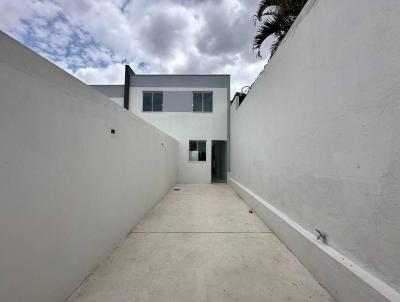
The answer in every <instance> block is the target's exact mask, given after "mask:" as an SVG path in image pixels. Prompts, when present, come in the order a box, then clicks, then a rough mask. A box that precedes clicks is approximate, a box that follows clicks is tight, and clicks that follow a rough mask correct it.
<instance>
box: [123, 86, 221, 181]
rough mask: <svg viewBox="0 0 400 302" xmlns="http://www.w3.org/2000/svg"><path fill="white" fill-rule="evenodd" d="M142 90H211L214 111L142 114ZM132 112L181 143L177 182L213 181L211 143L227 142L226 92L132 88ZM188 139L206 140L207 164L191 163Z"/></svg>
mask: <svg viewBox="0 0 400 302" xmlns="http://www.w3.org/2000/svg"><path fill="white" fill-rule="evenodd" d="M143 91H212V92H213V112H212V113H199V112H143V108H142V107H143V97H142V95H143ZM130 110H131V111H132V112H133V113H134V114H136V115H137V116H139V117H141V118H143V119H144V120H146V121H147V122H149V123H151V124H152V125H154V126H156V127H157V128H158V129H161V130H162V131H164V132H166V133H167V134H169V135H171V136H172V137H173V138H175V139H177V140H178V142H179V160H178V166H179V168H178V182H179V183H210V182H211V142H212V140H227V126H226V125H227V89H226V88H207V87H204V88H198V87H197V88H182V87H176V88H174V87H131V89H130ZM189 140H207V161H206V162H190V161H189Z"/></svg>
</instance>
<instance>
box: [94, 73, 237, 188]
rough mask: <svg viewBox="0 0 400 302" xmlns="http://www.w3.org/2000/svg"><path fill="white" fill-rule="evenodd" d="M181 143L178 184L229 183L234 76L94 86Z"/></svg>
mask: <svg viewBox="0 0 400 302" xmlns="http://www.w3.org/2000/svg"><path fill="white" fill-rule="evenodd" d="M93 87H94V88H96V89H97V90H99V91H100V92H102V93H103V94H105V95H106V96H108V97H109V98H110V99H111V100H112V101H114V102H116V103H117V104H119V105H120V106H123V107H125V108H126V109H128V110H129V111H131V112H132V113H134V114H136V115H138V116H139V117H141V118H143V119H144V120H146V121H147V122H149V123H151V124H152V125H154V126H155V127H157V128H159V129H160V130H162V131H164V132H166V133H167V134H169V135H170V136H172V137H173V138H175V139H176V140H178V142H179V155H178V156H179V169H178V182H179V183H210V182H225V181H226V175H227V165H228V150H227V149H228V144H227V141H228V119H229V117H228V112H229V110H228V104H229V103H230V100H229V92H230V75H211V74H210V75H148V74H140V75H139V74H135V73H134V72H133V71H132V70H131V69H130V68H129V66H126V70H125V84H124V85H93Z"/></svg>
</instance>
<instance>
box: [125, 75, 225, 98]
mask: <svg viewBox="0 0 400 302" xmlns="http://www.w3.org/2000/svg"><path fill="white" fill-rule="evenodd" d="M229 85H230V75H213V74H210V75H134V76H132V78H131V87H199V88H204V87H209V88H227V89H229V88H230V87H229ZM228 95H229V91H228Z"/></svg>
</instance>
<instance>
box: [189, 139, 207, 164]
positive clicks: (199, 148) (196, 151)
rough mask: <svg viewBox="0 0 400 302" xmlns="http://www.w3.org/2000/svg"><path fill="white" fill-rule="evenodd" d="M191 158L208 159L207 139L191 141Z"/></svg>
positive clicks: (197, 159) (195, 159)
mask: <svg viewBox="0 0 400 302" xmlns="http://www.w3.org/2000/svg"><path fill="white" fill-rule="evenodd" d="M189 160H190V161H206V141H189Z"/></svg>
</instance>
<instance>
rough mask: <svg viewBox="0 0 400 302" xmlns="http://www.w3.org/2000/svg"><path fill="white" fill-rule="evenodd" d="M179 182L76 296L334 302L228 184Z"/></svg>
mask: <svg viewBox="0 0 400 302" xmlns="http://www.w3.org/2000/svg"><path fill="white" fill-rule="evenodd" d="M176 187H177V188H180V190H179V191H175V190H172V191H171V192H169V193H168V194H167V195H166V196H165V197H164V199H163V200H162V201H161V202H160V203H159V204H158V205H157V206H156V207H155V208H154V209H153V211H152V212H151V213H149V215H148V216H147V217H145V218H144V219H143V221H142V222H141V223H139V224H138V225H137V226H136V227H135V228H134V230H133V231H132V233H131V234H130V235H129V237H128V238H127V240H126V241H125V242H124V243H123V244H121V246H120V247H119V248H118V249H116V250H115V251H114V253H113V254H112V255H111V257H110V258H109V259H108V260H107V261H105V263H103V264H102V265H100V266H99V268H98V269H97V270H96V271H95V272H94V273H93V274H92V275H91V276H90V277H89V278H88V279H87V280H86V281H85V282H84V283H83V284H82V286H81V287H80V288H79V289H78V290H77V291H76V292H75V293H74V294H73V295H72V296H71V298H70V299H69V301H75V302H89V301H90V302H94V301H96V302H97V301H98V302H114V301H115V302H117V301H118V302H125V301H126V302H127V301H132V302H133V301H135V302H136V301H143V302H144V301H148V302H156V301H157V302H158V301H159V302H188V301H196V302H197V301H204V302H205V301H216V302H220V301H226V302H228V301H229V302H232V301H237V302H252V301H260V302H261V301H268V302H282V301H298V302H300V301H301V302H304V301H318V302H322V301H324V302H325V301H334V300H333V298H332V297H331V296H330V295H329V294H328V293H327V292H326V291H325V289H323V288H322V287H321V286H320V285H319V284H318V282H317V281H316V280H315V279H314V278H313V277H312V275H311V274H310V273H309V272H308V271H307V270H306V269H305V268H304V267H303V265H302V264H301V263H300V262H299V261H298V260H297V259H296V258H295V257H294V256H293V255H292V254H291V253H290V251H289V250H288V249H287V248H286V247H285V246H284V245H283V244H282V243H281V242H280V241H279V239H277V237H276V236H275V235H274V234H273V233H272V232H271V231H270V230H269V229H268V228H267V227H266V226H265V225H264V224H263V222H262V221H261V220H260V219H259V218H258V217H257V216H256V214H251V213H249V211H248V207H247V206H246V204H245V203H244V202H243V201H242V199H241V198H240V197H239V196H238V195H237V194H236V193H235V192H234V191H233V190H232V189H231V188H230V187H229V186H228V185H226V184H212V185H177V186H176Z"/></svg>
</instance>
